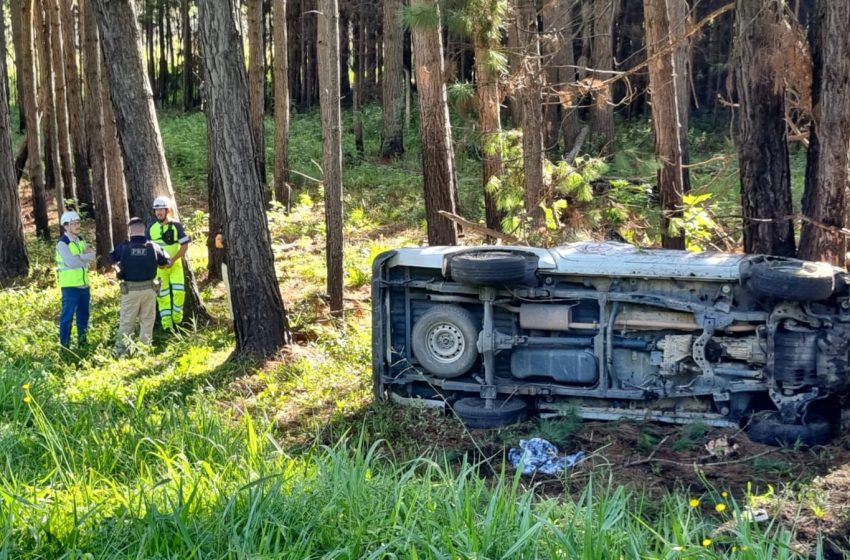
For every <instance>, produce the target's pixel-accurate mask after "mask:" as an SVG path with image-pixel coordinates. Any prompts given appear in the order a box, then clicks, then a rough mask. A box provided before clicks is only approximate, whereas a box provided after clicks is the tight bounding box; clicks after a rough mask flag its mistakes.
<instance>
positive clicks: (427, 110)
mask: <svg viewBox="0 0 850 560" xmlns="http://www.w3.org/2000/svg"><path fill="white" fill-rule="evenodd" d="M411 8H416V9H418V10H434V13H435V16H436V17H435V18H434V19H435V20H436V21H437V22H438V23H437V25H436V26H435V25H428V24H427V23H423V24H421V25H414V26H413V30H412V32H411V36H412V40H413V52H414V57H415V65H416V88H417V91H418V93H419V126H420V133H421V135H422V175H423V178H424V189H425V217H426V220H427V221H428V243H429V244H430V245H457V234H458V231H457V225H456V224H455V223H454V222H453V221H451V220H449V219H448V218H445V217H444V216H442V215H440V213H439V212H440V210H445V211H446V212H449V213H451V214H457V177H456V175H455V162H454V159H455V158H454V146H453V144H452V128H451V121H450V120H449V105H448V100H447V93H446V82H445V80H444V78H443V76H444V71H443V39H442V33H441V30H440V24H439V21H440V15H439V14H440V8H439V5H438V3H437V0H413V1H412V2H411Z"/></svg>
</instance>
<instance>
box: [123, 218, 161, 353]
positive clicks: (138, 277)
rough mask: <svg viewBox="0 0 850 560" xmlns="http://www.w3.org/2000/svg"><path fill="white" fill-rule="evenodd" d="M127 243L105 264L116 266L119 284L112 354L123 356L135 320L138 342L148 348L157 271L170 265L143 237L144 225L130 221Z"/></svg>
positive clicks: (156, 246)
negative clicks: (115, 335)
mask: <svg viewBox="0 0 850 560" xmlns="http://www.w3.org/2000/svg"><path fill="white" fill-rule="evenodd" d="M129 230H130V239H128V240H127V241H125V242H123V243H122V244H121V245H119V246H118V247H116V249H115V250H114V251H112V252H111V253H110V254H109V262H110V263H112V264H118V265H119V267H120V271H119V272H118V278H119V279H120V280H121V311H120V314H119V324H118V338H117V340H116V341H115V347H114V348H113V350H112V351H113V353H114V354H115V355H116V356H123V355H124V354H126V353H127V351H128V349H129V343H130V337H131V335H132V334H133V331H134V330H135V327H136V318H138V319H139V341H140V342H142V343H144V344H150V343H151V339H152V338H153V326H154V323H155V322H156V296H157V293H159V286H158V282H157V281H156V277H157V269H158V268H161V267H167V266H169V265H170V264H171V260H170V259H169V258H168V255H167V254H166V253H165V251H163V250H162V249H161V248H160V247H159V245H157V244H156V243H154V242H152V241H149V240H148V239H147V236H146V235H145V222H144V221H142V219H141V218H132V219H130V222H129Z"/></svg>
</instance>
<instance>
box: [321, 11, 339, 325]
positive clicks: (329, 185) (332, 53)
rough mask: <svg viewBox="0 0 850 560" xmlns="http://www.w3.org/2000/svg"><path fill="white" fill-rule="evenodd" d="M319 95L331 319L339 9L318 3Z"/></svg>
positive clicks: (335, 272) (335, 295)
mask: <svg viewBox="0 0 850 560" xmlns="http://www.w3.org/2000/svg"><path fill="white" fill-rule="evenodd" d="M319 14H320V15H319V36H318V37H319V42H318V47H319V53H318V54H319V60H318V62H319V95H320V100H321V104H322V152H323V156H324V157H323V158H322V170H323V175H322V176H323V183H324V185H325V235H326V239H327V245H326V248H325V256H326V263H327V269H328V296H329V297H330V310H331V313H332V314H334V315H341V314H342V312H343V300H342V296H343V286H344V280H345V278H344V277H345V274H344V272H343V258H342V252H343V236H342V225H343V224H342V119H341V115H340V112H341V109H340V105H339V7H338V5H337V0H319Z"/></svg>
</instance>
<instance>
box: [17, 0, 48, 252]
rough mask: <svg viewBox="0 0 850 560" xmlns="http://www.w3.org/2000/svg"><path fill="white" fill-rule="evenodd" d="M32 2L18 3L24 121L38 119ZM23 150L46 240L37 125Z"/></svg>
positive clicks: (39, 231)
mask: <svg viewBox="0 0 850 560" xmlns="http://www.w3.org/2000/svg"><path fill="white" fill-rule="evenodd" d="M33 1H34V0H22V2H21V12H20V17H21V24H22V25H21V45H22V47H23V48H22V49H21V61H22V64H21V70H22V72H23V73H22V74H21V80H22V81H23V83H24V111H25V112H26V114H27V122H32V123H37V122H38V100H37V97H36V85H35V80H36V78H35V60H34V53H33V35H32V33H33V30H34V23H35V18H34V17H33V6H32V5H33ZM26 133H27V135H26V142H27V153H28V156H29V180H30V185H31V186H32V202H33V212H34V214H35V231H36V235H38V236H39V237H41V238H42V239H50V226H49V221H48V218H47V193H46V189H45V186H44V170H43V167H42V164H41V134H40V130H39V127H38V126H28V127H27V130H26Z"/></svg>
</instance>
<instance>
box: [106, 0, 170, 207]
mask: <svg viewBox="0 0 850 560" xmlns="http://www.w3.org/2000/svg"><path fill="white" fill-rule="evenodd" d="M94 6H95V12H96V17H97V23H98V31H99V33H100V42H101V48H102V49H103V64H104V67H105V69H106V78H107V79H108V81H109V86H110V93H111V96H112V106H113V110H114V111H115V121H116V125H117V126H116V128H117V131H118V138H119V142H120V145H121V151H122V153H123V158H124V176H125V178H126V181H127V186H128V195H129V196H128V201H129V203H130V204H129V206H130V214H132V215H133V216H138V217H140V218H142V219H144V220H145V221H146V222H151V221H153V219H154V214H153V209H152V208H151V204H152V202H153V199H154V198H155V197H156V196H158V195H166V196H168V197H170V198H171V199H172V200H173V199H174V190H173V189H172V187H171V177H170V175H169V173H168V168H167V166H166V161H165V152H164V150H163V147H162V136H161V134H160V131H159V122H158V120H157V116H156V110H155V108H154V102H153V92H152V90H151V86H150V83H149V82H148V80H147V77H146V75H145V71H144V67H143V65H142V57H141V44H140V42H139V31H138V27H137V26H136V21H135V16H134V13H133V4H132V0H94Z"/></svg>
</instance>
